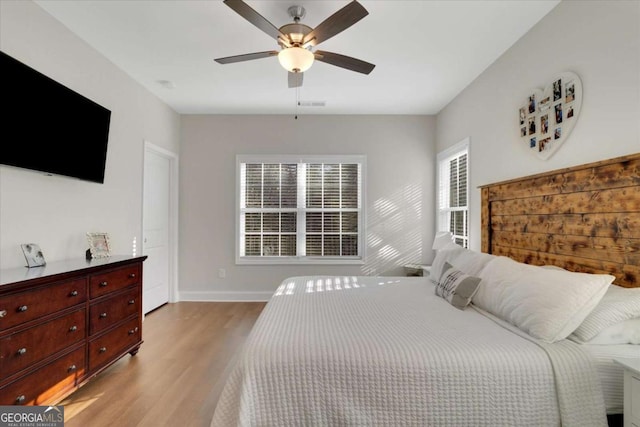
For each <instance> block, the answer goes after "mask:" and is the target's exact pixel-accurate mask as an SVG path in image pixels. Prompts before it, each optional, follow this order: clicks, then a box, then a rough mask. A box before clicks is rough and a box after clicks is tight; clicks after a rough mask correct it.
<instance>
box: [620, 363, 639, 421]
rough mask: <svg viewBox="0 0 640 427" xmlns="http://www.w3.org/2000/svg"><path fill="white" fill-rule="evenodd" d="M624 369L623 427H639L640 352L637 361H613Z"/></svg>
mask: <svg viewBox="0 0 640 427" xmlns="http://www.w3.org/2000/svg"><path fill="white" fill-rule="evenodd" d="M614 361H615V362H616V363H617V364H619V365H621V366H622V367H623V368H624V427H640V350H638V358H637V359H614Z"/></svg>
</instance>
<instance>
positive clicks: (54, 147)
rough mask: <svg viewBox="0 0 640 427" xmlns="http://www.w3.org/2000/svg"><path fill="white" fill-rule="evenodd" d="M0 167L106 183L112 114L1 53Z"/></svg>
mask: <svg viewBox="0 0 640 427" xmlns="http://www.w3.org/2000/svg"><path fill="white" fill-rule="evenodd" d="M0 70H2V77H3V81H4V82H5V83H4V87H3V88H2V90H1V91H0V104H1V105H2V112H1V113H0V114H1V117H2V121H1V122H0V123H1V125H0V134H1V135H2V141H1V142H0V164H4V165H9V166H16V167H20V168H26V169H33V170H37V171H42V172H46V173H51V174H57V175H65V176H70V177H74V178H79V179H83V180H87V181H93V182H98V183H103V182H104V171H105V164H106V159H107V142H108V139H109V123H110V120H111V111H109V110H108V109H106V108H104V107H102V106H101V105H98V104H96V103H95V102H93V101H92V100H90V99H88V98H86V97H84V96H82V95H80V94H79V93H77V92H74V91H73V90H71V89H69V88H68V87H66V86H64V85H62V84H60V83H58V82H56V81H54V80H52V79H51V78H49V77H47V76H45V75H44V74H41V73H39V72H38V71H36V70H34V69H33V68H30V67H28V66H27V65H25V64H23V63H22V62H20V61H18V60H16V59H14V58H12V57H10V56H9V55H7V54H6V53H4V52H0Z"/></svg>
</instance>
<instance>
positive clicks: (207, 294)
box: [178, 291, 273, 302]
mask: <svg viewBox="0 0 640 427" xmlns="http://www.w3.org/2000/svg"><path fill="white" fill-rule="evenodd" d="M271 295H273V292H220V291H201V292H198V291H178V301H198V302H200V301H201V302H218V301H228V302H234V301H247V302H250V301H260V302H262V301H269V299H270V298H271Z"/></svg>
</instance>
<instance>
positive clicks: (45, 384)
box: [0, 346, 86, 405]
mask: <svg viewBox="0 0 640 427" xmlns="http://www.w3.org/2000/svg"><path fill="white" fill-rule="evenodd" d="M85 370H86V363H85V347H84V346H83V347H80V348H78V349H77V350H75V351H73V352H71V353H69V354H67V355H65V356H62V357H60V358H59V359H57V360H55V361H53V362H51V363H50V364H48V365H46V366H44V367H42V368H40V369H38V370H37V371H34V372H32V373H31V374H29V375H27V376H26V377H23V378H21V379H20V380H18V381H14V382H12V383H10V384H7V385H6V386H4V387H2V388H0V405H20V404H23V405H29V404H30V405H41V404H43V403H51V400H50V399H51V398H52V397H55V396H57V395H59V394H60V393H62V392H64V391H66V390H70V389H73V388H74V387H75V386H76V385H77V383H78V380H80V379H81V378H82V377H83V376H84V374H85Z"/></svg>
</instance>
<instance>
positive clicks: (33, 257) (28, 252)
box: [20, 243, 47, 268]
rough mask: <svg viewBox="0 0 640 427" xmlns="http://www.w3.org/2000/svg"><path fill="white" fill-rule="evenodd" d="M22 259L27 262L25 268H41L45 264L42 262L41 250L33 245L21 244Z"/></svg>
mask: <svg viewBox="0 0 640 427" xmlns="http://www.w3.org/2000/svg"><path fill="white" fill-rule="evenodd" d="M20 247H21V248H22V252H23V253H24V257H25V259H26V260H27V267H29V268H31V267H41V266H43V265H45V264H46V263H47V262H46V261H45V260H44V254H43V253H42V249H40V246H38V245H37V244H35V243H23V244H22V245H20Z"/></svg>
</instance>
